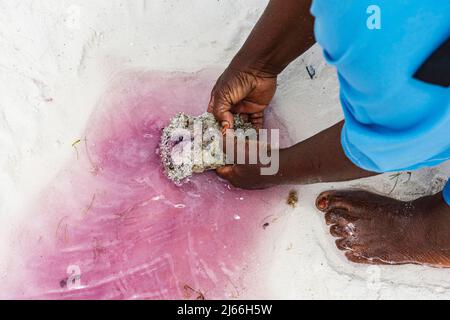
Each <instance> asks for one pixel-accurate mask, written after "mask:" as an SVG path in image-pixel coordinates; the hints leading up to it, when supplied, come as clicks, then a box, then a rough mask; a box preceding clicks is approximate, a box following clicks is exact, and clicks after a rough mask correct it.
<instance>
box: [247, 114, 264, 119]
mask: <svg viewBox="0 0 450 320" xmlns="http://www.w3.org/2000/svg"><path fill="white" fill-rule="evenodd" d="M263 117H264V112H256V113H251V114H250V118H252V119H256V118H263Z"/></svg>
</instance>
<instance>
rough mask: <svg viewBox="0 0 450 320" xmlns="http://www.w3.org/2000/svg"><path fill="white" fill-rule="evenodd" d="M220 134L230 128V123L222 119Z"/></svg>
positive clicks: (223, 133)
mask: <svg viewBox="0 0 450 320" xmlns="http://www.w3.org/2000/svg"><path fill="white" fill-rule="evenodd" d="M221 124H222V135H225V133H226V132H227V130H228V129H230V127H231V126H230V123H229V122H228V121H222V123H221Z"/></svg>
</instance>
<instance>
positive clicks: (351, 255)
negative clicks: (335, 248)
mask: <svg viewBox="0 0 450 320" xmlns="http://www.w3.org/2000/svg"><path fill="white" fill-rule="evenodd" d="M345 257H346V258H347V260H349V261H351V262H353V263H363V264H370V261H369V260H367V259H366V258H364V257H361V256H360V255H358V254H356V253H354V252H352V251H347V252H346V253H345Z"/></svg>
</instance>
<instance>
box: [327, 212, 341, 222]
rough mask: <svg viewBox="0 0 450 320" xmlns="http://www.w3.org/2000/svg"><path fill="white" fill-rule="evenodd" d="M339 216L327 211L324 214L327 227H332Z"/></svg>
mask: <svg viewBox="0 0 450 320" xmlns="http://www.w3.org/2000/svg"><path fill="white" fill-rule="evenodd" d="M338 220H339V216H338V215H337V214H335V213H334V212H333V211H329V212H327V213H326V214H325V222H326V224H327V225H332V224H336V223H338Z"/></svg>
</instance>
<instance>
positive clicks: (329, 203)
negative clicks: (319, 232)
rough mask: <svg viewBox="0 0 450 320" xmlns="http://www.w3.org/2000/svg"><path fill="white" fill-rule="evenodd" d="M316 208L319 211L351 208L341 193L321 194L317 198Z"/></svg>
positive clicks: (328, 192) (327, 192)
mask: <svg viewBox="0 0 450 320" xmlns="http://www.w3.org/2000/svg"><path fill="white" fill-rule="evenodd" d="M316 206H317V208H318V209H319V210H320V211H329V210H333V209H345V210H349V209H350V208H351V207H350V206H349V204H348V201H346V197H344V196H343V195H342V192H341V191H325V192H322V193H321V194H320V195H319V196H318V197H317V200H316Z"/></svg>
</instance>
